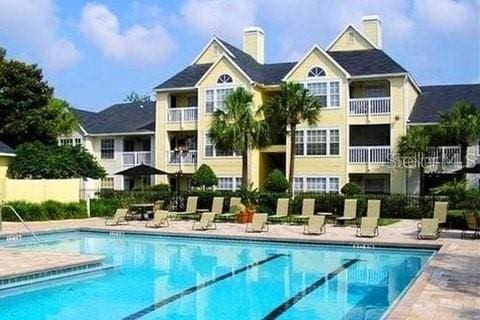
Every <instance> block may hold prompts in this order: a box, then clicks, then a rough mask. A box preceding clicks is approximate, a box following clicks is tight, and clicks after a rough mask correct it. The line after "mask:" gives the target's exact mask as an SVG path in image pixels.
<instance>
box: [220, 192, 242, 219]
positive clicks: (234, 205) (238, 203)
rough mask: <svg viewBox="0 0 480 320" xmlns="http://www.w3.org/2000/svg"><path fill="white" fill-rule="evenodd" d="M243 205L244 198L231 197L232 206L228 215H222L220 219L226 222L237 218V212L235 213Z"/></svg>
mask: <svg viewBox="0 0 480 320" xmlns="http://www.w3.org/2000/svg"><path fill="white" fill-rule="evenodd" d="M241 206H243V205H242V198H240V197H231V198H230V204H229V206H228V213H222V215H221V216H220V218H222V219H224V220H228V219H233V218H235V217H236V216H237V214H238V213H237V212H235V210H237V209H238V208H240V207H241Z"/></svg>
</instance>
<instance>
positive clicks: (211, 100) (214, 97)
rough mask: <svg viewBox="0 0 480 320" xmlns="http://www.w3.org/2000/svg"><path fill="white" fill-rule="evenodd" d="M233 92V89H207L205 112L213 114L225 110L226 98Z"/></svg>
mask: <svg viewBox="0 0 480 320" xmlns="http://www.w3.org/2000/svg"><path fill="white" fill-rule="evenodd" d="M232 92H233V87H230V88H218V89H207V90H206V91H205V112H206V113H212V112H213V111H214V110H216V109H220V108H223V103H224V101H225V97H226V96H227V95H229V94H230V93H232Z"/></svg>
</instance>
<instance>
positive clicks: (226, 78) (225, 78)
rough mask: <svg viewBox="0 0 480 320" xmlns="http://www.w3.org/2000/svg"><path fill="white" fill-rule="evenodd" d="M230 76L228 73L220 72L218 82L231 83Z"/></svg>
mask: <svg viewBox="0 0 480 320" xmlns="http://www.w3.org/2000/svg"><path fill="white" fill-rule="evenodd" d="M232 82H233V80H232V77H230V76H229V75H228V74H222V75H221V76H220V77H218V79H217V83H218V84H223V83H232Z"/></svg>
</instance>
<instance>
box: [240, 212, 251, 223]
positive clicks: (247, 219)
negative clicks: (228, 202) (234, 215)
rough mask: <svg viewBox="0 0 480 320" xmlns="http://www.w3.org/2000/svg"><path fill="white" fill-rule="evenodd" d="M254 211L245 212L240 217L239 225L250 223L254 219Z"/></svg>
mask: <svg viewBox="0 0 480 320" xmlns="http://www.w3.org/2000/svg"><path fill="white" fill-rule="evenodd" d="M254 213H255V212H254V211H253V210H245V211H243V212H241V213H240V214H239V215H238V223H250V222H252V219H253V214H254Z"/></svg>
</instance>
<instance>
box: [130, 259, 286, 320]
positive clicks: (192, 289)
mask: <svg viewBox="0 0 480 320" xmlns="http://www.w3.org/2000/svg"><path fill="white" fill-rule="evenodd" d="M285 256H288V255H287V254H284V253H279V254H273V255H271V256H269V257H268V258H266V259H263V260H260V261H256V262H254V263H251V264H249V265H246V266H244V267H241V268H239V269H236V270H233V271H230V272H228V273H225V274H222V275H221V276H218V277H216V278H213V279H210V280H208V281H205V282H203V283H201V284H199V285H196V286H193V287H190V288H188V289H186V290H184V291H182V292H179V293H177V294H174V295H172V296H170V297H168V298H165V299H163V300H160V301H158V302H156V303H154V304H152V305H150V306H148V307H146V308H144V309H142V310H140V311H137V312H135V313H133V314H131V315H129V316H127V317H125V318H123V320H134V319H139V318H140V317H143V316H144V315H146V314H148V313H151V312H153V311H155V310H157V309H159V308H161V307H163V306H165V305H167V304H169V303H172V302H174V301H175V300H178V299H180V298H183V297H185V296H187V295H189V294H192V293H194V292H196V291H198V290H200V289H203V288H206V287H208V286H211V285H212V284H215V283H217V282H219V281H222V280H225V279H228V278H231V277H233V276H235V275H237V274H239V273H242V272H245V271H247V270H249V269H252V268H255V267H258V266H260V265H262V264H264V263H267V262H270V261H272V260H275V259H278V258H280V257H285Z"/></svg>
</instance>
